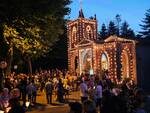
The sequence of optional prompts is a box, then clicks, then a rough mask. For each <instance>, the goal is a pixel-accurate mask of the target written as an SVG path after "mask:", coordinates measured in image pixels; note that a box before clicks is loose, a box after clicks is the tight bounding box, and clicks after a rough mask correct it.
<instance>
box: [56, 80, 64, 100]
mask: <svg viewBox="0 0 150 113" xmlns="http://www.w3.org/2000/svg"><path fill="white" fill-rule="evenodd" d="M63 95H64V87H63V83H62V80H61V79H59V82H58V84H57V99H58V101H59V102H64V99H63Z"/></svg>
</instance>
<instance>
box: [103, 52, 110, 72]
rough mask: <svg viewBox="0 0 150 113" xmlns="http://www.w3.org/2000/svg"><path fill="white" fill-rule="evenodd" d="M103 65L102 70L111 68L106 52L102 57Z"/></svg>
mask: <svg viewBox="0 0 150 113" xmlns="http://www.w3.org/2000/svg"><path fill="white" fill-rule="evenodd" d="M101 66H102V70H108V68H109V63H108V58H107V55H106V54H105V53H103V54H102V57H101Z"/></svg>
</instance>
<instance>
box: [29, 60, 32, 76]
mask: <svg viewBox="0 0 150 113" xmlns="http://www.w3.org/2000/svg"><path fill="white" fill-rule="evenodd" d="M28 64H29V73H30V75H32V61H31V58H30V57H28Z"/></svg>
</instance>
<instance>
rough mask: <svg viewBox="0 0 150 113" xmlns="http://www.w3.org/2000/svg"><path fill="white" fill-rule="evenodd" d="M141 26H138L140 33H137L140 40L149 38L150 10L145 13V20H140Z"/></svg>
mask: <svg viewBox="0 0 150 113" xmlns="http://www.w3.org/2000/svg"><path fill="white" fill-rule="evenodd" d="M142 22H143V24H140V26H141V28H142V31H140V32H139V35H141V37H142V38H150V9H148V10H147V12H146V13H145V18H144V19H143V20H142Z"/></svg>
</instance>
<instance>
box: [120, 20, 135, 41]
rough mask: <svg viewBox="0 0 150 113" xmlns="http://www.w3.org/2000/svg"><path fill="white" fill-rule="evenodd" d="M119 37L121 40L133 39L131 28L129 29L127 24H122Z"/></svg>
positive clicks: (133, 34)
mask: <svg viewBox="0 0 150 113" xmlns="http://www.w3.org/2000/svg"><path fill="white" fill-rule="evenodd" d="M120 35H121V37H123V38H130V39H134V38H135V33H134V31H133V30H132V29H131V28H129V24H128V23H127V22H126V21H125V22H123V23H122V26H121V33H120Z"/></svg>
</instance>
